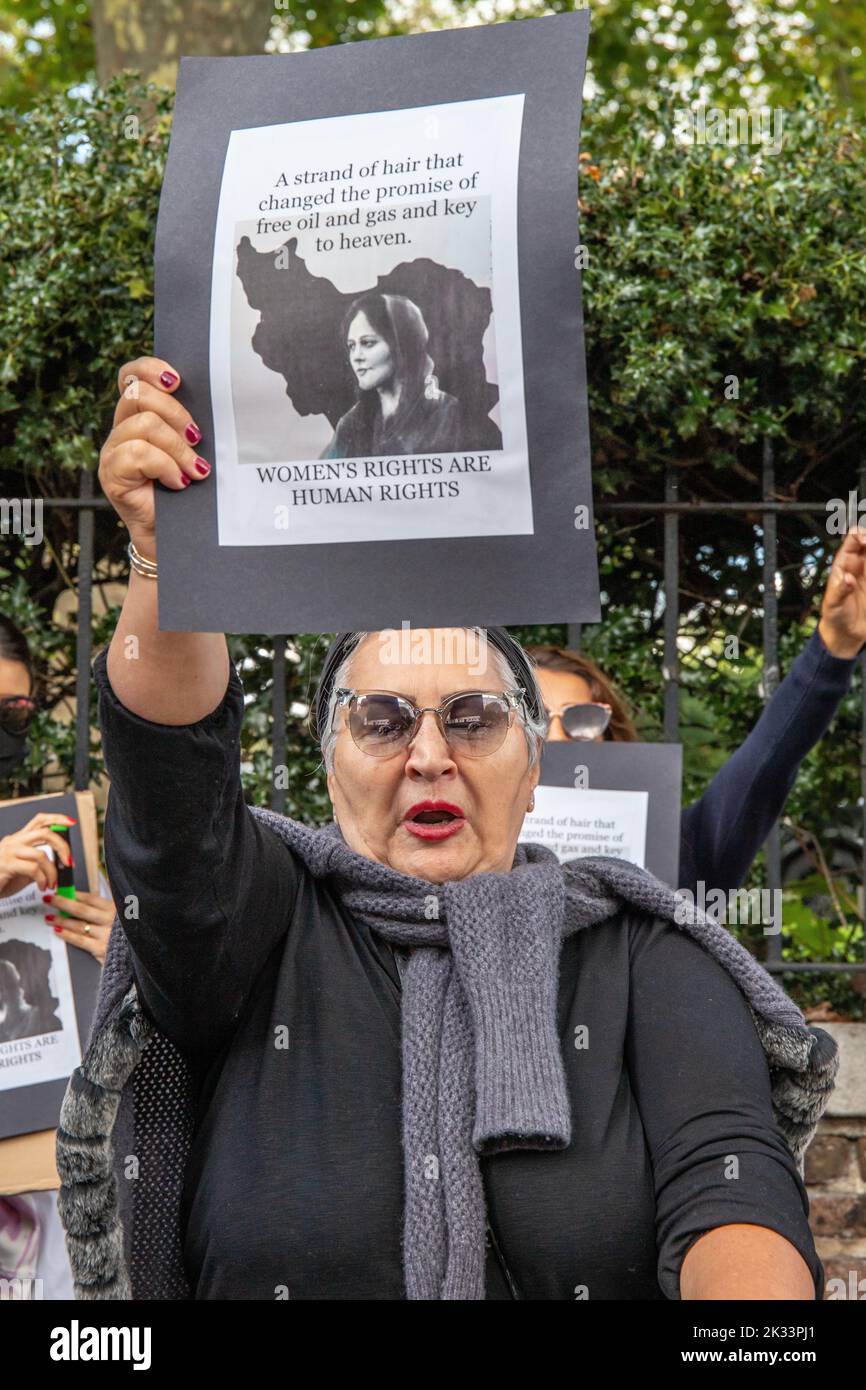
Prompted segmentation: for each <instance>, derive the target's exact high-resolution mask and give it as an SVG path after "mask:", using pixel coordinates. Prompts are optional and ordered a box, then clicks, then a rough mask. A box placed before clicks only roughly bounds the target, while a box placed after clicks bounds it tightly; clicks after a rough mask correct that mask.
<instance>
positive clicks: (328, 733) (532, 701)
mask: <svg viewBox="0 0 866 1390" xmlns="http://www.w3.org/2000/svg"><path fill="white" fill-rule="evenodd" d="M463 631H464V632H472V633H474V634H476V636H479V637H482V640H483V634H484V628H481V627H471V628H470V627H467V628H464V629H463ZM371 635H372V634H371V633H369V632H355V633H353V634H352V638H351V646H350V647H349V650H348V652H347V653H346V656H345V657H344V659H343V661H342V662H341V663H340V666H339V667H338V669H337V671H336V672H335V673H334V680H333V683H332V685H331V694H330V698H329V700H328V709H327V715H326V719H325V732H324V733H323V735H322V739H321V744H320V746H321V749H322V761H323V762H324V764H325V771H326V772H332V771H333V768H334V746H335V744H336V742H337V733H338V730H337V728H336V713H337V691H338V690H339V689H340V687H341V686H347V685H348V684H349V671H350V667H351V665H352V657H353V656H354V655H355V653H356V651H357V650H358V648H359V647H360V645H361V643H362V642H363V641H364V639H365V638H366V637H370V636H371ZM489 648H490V651H491V653H492V656H493V660H494V662H495V664H496V671H497V673H498V675H499V679H500V680H501V681H502V689H503V690H511V691H516V690H518V689H519V688H520V687H519V683H518V680H517V677H516V676H515V674H514V672H513V671H512V669H511V667H510V665H509V664H508V661H507V660H506V657H505V654H504V652H501V651H500V650H499V648H498V647H494V646H493V644H492V643H490V644H489ZM524 654H525V655H526V660H527V662H528V663H529V667H530V671H531V673H532V683H533V689H532V690H529V691H527V697H528V698H527V699H524V700H521V702H520V704H519V706H518V708H517V717H518V719H519V720H520V724H521V727H522V729H523V734H524V737H525V739H526V747H527V751H528V753H529V766H530V767H534V766H535V764H536V763H537V762H538V759H539V757H540V756H541V749H542V746H543V744H544V740H545V737H546V735H547V721H546V719H538V718H535V717H534V716H533V715H532V713H531V709H530V708H529V706H533V705H534V706H535V708H537V709H544V700H543V699H542V696H541V691H540V689H539V687H538V682H537V680H536V677H535V662H534V661H533V660H532V658H531V657H530V656H529V654H528V653H524Z"/></svg>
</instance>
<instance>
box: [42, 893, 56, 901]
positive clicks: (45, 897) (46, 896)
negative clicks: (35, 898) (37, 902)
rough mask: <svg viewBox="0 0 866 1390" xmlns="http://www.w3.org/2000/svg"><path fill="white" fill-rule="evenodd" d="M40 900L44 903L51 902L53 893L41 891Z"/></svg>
mask: <svg viewBox="0 0 866 1390" xmlns="http://www.w3.org/2000/svg"><path fill="white" fill-rule="evenodd" d="M42 901H43V902H44V903H50V902H53V901H54V894H53V893H43V894H42Z"/></svg>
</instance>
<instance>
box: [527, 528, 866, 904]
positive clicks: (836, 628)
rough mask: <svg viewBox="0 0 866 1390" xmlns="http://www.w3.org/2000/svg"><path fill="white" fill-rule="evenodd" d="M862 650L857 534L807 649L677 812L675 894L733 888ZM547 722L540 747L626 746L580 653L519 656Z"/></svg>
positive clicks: (864, 619) (865, 621) (865, 591)
mask: <svg viewBox="0 0 866 1390" xmlns="http://www.w3.org/2000/svg"><path fill="white" fill-rule="evenodd" d="M864 642H866V531H863V530H862V529H860V528H854V529H853V530H851V531H849V532H848V535H847V536H846V537H845V539H844V541H843V542H842V544H841V545H840V546H839V549H838V551H837V552H836V556H835V558H834V561H833V565H832V568H831V570H830V574H829V577H828V581H827V586H826V589H825V591H824V595H823V599H822V603H821V614H820V618H819V621H818V624H817V627H816V628H815V631H814V632H813V633H812V635H811V637H810V638H809V641H808V642H807V643H806V646H805V647H804V649H803V651H802V652H800V654H799V655H798V657H797V658H796V660H795V661H794V662H793V663H792V665H791V669H790V671H789V672H788V674H787V676H786V677H785V679H784V680H783V681H781V682H780V684H779V687H778V689H777V690H776V691H775V693H774V694H773V696H772V698H771V699H770V700H769V701H768V702H767V705H766V707H765V709H764V710H763V712H762V714H761V716H760V718H759V719H758V721H757V723H756V724H755V727H754V728H753V729H752V731H751V733H750V734H749V735H748V737H747V738H746V739H745V741H744V742H743V743H742V744H741V746H740V747H739V748H738V749H737V751H736V752H735V753H733V754H732V755H731V757H730V758H729V759H728V761H727V762H726V763H725V764H724V766H723V767H722V768H720V769H719V771H718V772H717V773H716V775H715V777H713V779H712V781H711V782H710V784H709V786H708V787H707V789H706V791H705V792H704V794H703V796H701V797H700V798H699V799H698V800H697V801H696V802H694V803H693V804H692V805H691V806H687V807H685V809H684V810H683V813H682V824H681V831H680V872H679V880H680V881H679V884H678V887H680V888H686V889H690V890H691V891H692V892H695V891H696V887H697V884H698V883H699V882H702V883H703V884H704V885H705V892H706V893H707V894H709V893H710V891H711V890H713V889H721V890H722V891H723V892H725V893H727V892H728V891H729V890H730V889H732V888H738V887H739V886H740V885H741V884H742V882H743V880H744V879H745V877H746V874H747V873H748V871H749V867H750V865H751V863H752V861H753V859H754V858H755V855H756V854H757V853H758V851H759V850H760V848H761V846H762V845H763V843H764V841H765V840H766V838H767V836H768V835H769V833H770V830H771V828H772V826H773V824H774V822H775V821H776V820H777V819H778V818H779V816H780V815H781V812H782V808H783V806H784V804H785V801H786V799H787V797H788V794H789V792H790V790H791V788H792V786H793V785H794V781H795V779H796V776H797V773H798V771H799V768H800V764H801V763H802V761H803V759H804V758H805V757H806V755H807V753H809V752H810V751H811V749H812V748H814V747H815V744H816V743H818V742H819V741H820V739H822V738H823V736H824V734H825V733H826V732H827V729H828V727H829V725H830V722H831V720H832V719H833V716H834V715H835V713H836V710H837V709H838V707H839V703H840V701H841V700H842V699H843V697H844V696H845V695H846V694H847V692H848V689H849V686H850V684H851V677H852V675H853V672H854V668H855V666H856V662H857V657H858V655H859V653H860V651H861V650H862V647H863V644H864ZM527 651H528V653H529V655H530V656H531V657H532V659H533V661H534V663H535V665H536V670H537V675H538V681H539V685H540V686H541V691H542V695H543V697H544V704H545V711H546V714H547V717H548V730H547V738H548V740H552V741H557V740H562V739H575V740H583V739H593V740H595V741H597V742H601V741H604V740H610V741H612V742H620V741H625V742H634V741H636V740H637V739H638V734H637V731H636V729H635V726H634V723H633V722H632V719H631V717H630V715H629V712H628V707H627V705H626V702H625V700H624V699H623V697H622V695H621V694H620V693H619V691H617V689H616V687H615V686H614V684H613V682H612V681H611V680H610V679H609V678H608V677H607V676H606V675H605V673H604V672H603V671H601V670H600V668H599V667H598V666H596V665H595V663H594V662H592V661H590V660H589V658H588V657H586V656H584V655H583V654H582V653H579V652H575V651H571V650H570V649H568V648H566V647H556V646H552V645H546V646H531V647H528V648H527Z"/></svg>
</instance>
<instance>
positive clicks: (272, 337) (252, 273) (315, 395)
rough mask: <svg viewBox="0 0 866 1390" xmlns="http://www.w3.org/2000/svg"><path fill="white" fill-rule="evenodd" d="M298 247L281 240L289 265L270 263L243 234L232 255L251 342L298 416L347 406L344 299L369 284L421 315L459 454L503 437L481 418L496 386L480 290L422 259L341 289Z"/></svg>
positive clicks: (333, 419)
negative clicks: (455, 406)
mask: <svg viewBox="0 0 866 1390" xmlns="http://www.w3.org/2000/svg"><path fill="white" fill-rule="evenodd" d="M297 246H298V242H297V238H296V237H291V238H289V240H288V241H287V242H286V243H285V249H286V251H287V252H288V257H286V256H285V255H282V256H281V257H280V259H281V261H283V262H285V261H286V260H288V263H287V264H282V265H280V266H277V265H275V263H274V262H275V258H276V257H277V255H278V252H277V251H261V252H260V251H256V250H255V248H254V247H253V245H252V243H251V241H250V239H249V237H246V236H245V237H242V238H241V240H240V243H239V245H238V248H237V255H238V277H239V279H240V281H241V284H242V285H243V287H244V293H245V294H246V297H247V301H248V303H249V305H250V307H251V308H253V309H258V310H259V311H260V313H261V321H260V323H259V325H258V327H257V328H256V331H255V333H254V334H253V338H252V346H253V350H254V351H255V352H256V354H257V355H258V356H259V357H260V358H261V359H262V361H263V362H264V364H265V366H266V367H269V368H270V369H271V370H272V371H275V372H279V373H280V375H281V376H282V377H284V378H285V382H286V395H287V396H288V397H289V399H290V401H291V402H292V405H293V406H294V408H295V410H296V411H297V412H298V414H299V415H324V416H326V417H327V419H328V420H329V421H330V423H331V426H332V428H333V427H334V426H335V425H336V424H337V421H338V420H339V419H340V417H341V416H342V415H344V414H345V413H346V411H347V410H349V409H350V408H351V406H353V405H354V403H355V401H356V399H357V396H356V393H355V377H354V373H353V372H352V370H351V368H350V366H349V364H348V361H347V359H346V350H345V346H344V344H342V343H341V342H340V332H341V327H340V326H341V323H342V320H343V315H344V314H345V312H346V310H347V309H348V307H349V305H350V304H351V303H352V301H353V300H354V299H356V298H357V297H358V295H360V294H364V293H366V292H367V291H368V290H370V289H375V290H380V291H381V292H383V293H385V294H402V295H405V296H406V297H407V298H408V299H412V300H414V302H415V303H416V304H417V305H418V308H419V309H420V310H421V313H422V314H423V315H424V320H425V322H426V324H427V328H428V330H429V334H430V338H429V342H428V345H427V350H428V352H429V353H430V356H431V357H432V358H433V362H434V367H433V370H434V372H435V374H436V377H437V380H438V382H439V388H440V390H442V391H448V392H449V393H450V394H451V395H452V396H456V397H457V399H458V400H459V401H460V404H461V407H462V415H463V424H464V429H463V430H462V431H461V446H460V447H461V452H469V451H472V450H482V449H483V450H486V451H489V450H492V449H501V448H502V435H501V433H500V431H499V429H498V427H497V426H496V425H495V424H494V422H493V421H492V420H491V419H489V418H488V412H489V411H490V410H491V409H492V408H493V406H494V405H495V404H496V402H497V401H498V400H499V387H498V386H497V385H496V384H495V383H493V382H490V381H488V380H487V374H486V372H485V370H484V357H483V353H482V339H483V337H484V333H485V330H486V328H487V325H488V323H489V322H490V315H491V312H492V306H491V302H490V291H489V290H488V289H483V288H481V287H480V286H478V285H476V284H475V283H474V281H472V280H470V279H469V277H468V276H466V275H464V274H463V272H462V271H459V270H453V269H449V268H448V267H447V266H443V265H439V264H438V262H436V261H431V260H429V259H426V258H424V259H420V260H416V261H404V262H402V263H401V264H400V265H398V266H395V267H394V269H393V270H391V271H389V272H388V274H387V275H380V276H379V278H378V279H377V281H376V283H375V285H366V286H359V287H358V289H357V290H355V291H354V292H353V293H352V294H343V293H341V292H340V291H339V290H338V289H337V288H336V286H334V285H333V284H332V283H331V281H330V280H327V279H325V278H324V277H322V276H318V275H312V274H311V273H310V271H309V270H308V269H307V264H306V261H304V260H303V258H302V257H301V256H299V255H298V254H297Z"/></svg>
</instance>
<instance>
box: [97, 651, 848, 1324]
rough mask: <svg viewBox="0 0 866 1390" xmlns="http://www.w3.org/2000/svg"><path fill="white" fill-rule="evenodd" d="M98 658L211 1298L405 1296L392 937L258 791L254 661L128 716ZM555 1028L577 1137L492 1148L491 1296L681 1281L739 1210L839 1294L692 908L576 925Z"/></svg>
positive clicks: (753, 1052) (110, 821)
mask: <svg viewBox="0 0 866 1390" xmlns="http://www.w3.org/2000/svg"><path fill="white" fill-rule="evenodd" d="M93 670H94V675H95V679H96V682H97V687H98V692H99V717H100V725H101V729H102V738H103V748H104V754H105V761H106V766H107V769H108V772H109V774H110V777H111V791H110V796H109V802H108V810H107V816H106V826H105V852H106V865H107V870H108V874H109V878H110V882H111V886H112V891H113V894H114V899H115V904H116V905H117V907H118V912H119V921H120V923H121V925H122V929H123V930H124V931H125V932H126V934H127V936H128V939H129V943H130V948H131V953H132V957H133V967H134V974H135V978H136V982H137V985H138V988H139V992H140V996H141V999H142V1003H143V1007H144V1009H145V1011H146V1012H147V1014H148V1015H149V1016H150V1017H151V1018H152V1020H153V1022H154V1023H155V1024H156V1026H157V1027H158V1028H159V1029H160V1030H162V1032H164V1033H165V1034H166V1035H167V1036H168V1037H169V1038H170V1039H171V1040H172V1041H173V1042H174V1043H175V1044H176V1045H177V1046H178V1047H179V1048H181V1050H182V1051H184V1052H185V1054H186V1055H187V1057H188V1058H189V1060H190V1062H191V1064H192V1065H193V1068H194V1071H195V1074H196V1077H197V1094H198V1101H197V1118H196V1128H195V1133H194V1137H193V1143H192V1149H191V1152H190V1156H189V1160H188V1163H187V1168H186V1182H185V1191H184V1200H183V1208H182V1239H183V1250H184V1261H185V1266H186V1271H187V1275H188V1278H189V1280H190V1284H191V1288H192V1289H193V1291H194V1295H195V1297H196V1298H201V1299H274V1298H277V1297H285V1296H286V1295H288V1297H289V1298H291V1299H402V1298H404V1297H405V1290H404V1283H403V1276H402V1260H401V1245H402V1209H403V1170H402V1150H401V1126H400V1069H401V1068H400V980H399V972H398V970H397V968H396V962H395V959H394V956H393V953H392V951H391V949H390V947H389V946H388V945H387V943H385V942H384V941H383V940H382V939H381V938H379V937H377V936H376V934H375V932H374V931H372V930H371V929H370V928H369V927H367V926H366V925H365V924H364V923H362V922H360V921H357V920H355V919H354V918H353V917H352V916H351V915H349V914H347V913H346V912H345V911H344V910H343V909H342V907H341V906H340V904H339V902H338V901H336V900H335V898H334V897H333V895H332V894H331V892H330V891H329V888H328V885H327V883H326V882H321V881H316V880H314V879H313V878H312V877H311V875H310V874H309V873H308V871H307V870H306V868H305V867H304V866H303V865H302V864H301V863H300V861H298V860H297V859H296V858H295V857H293V855H292V854H291V852H290V850H289V849H288V847H287V846H286V845H285V844H284V843H283V841H282V840H280V839H279V837H278V836H276V835H275V834H274V833H273V832H272V831H271V830H269V829H268V828H267V827H266V826H264V825H263V824H262V823H261V822H259V821H258V820H257V818H256V817H255V816H253V814H252V812H251V811H250V808H249V807H248V806H247V805H246V803H245V801H244V796H243V791H242V787H241V780H240V747H239V736H240V729H241V723H242V719H243V704H244V702H243V687H242V685H241V682H240V679H239V677H238V675H237V672H236V671H235V670H234V668H232V670H231V674H230V678H229V682H228V687H227V689H226V692H225V695H224V698H223V700H222V701H221V703H220V704H219V706H218V707H217V708H216V709H215V710H213V711H212V712H211V713H210V714H208V715H207V716H205V718H203V719H201V720H199V721H198V722H196V723H195V724H191V725H187V726H169V725H159V724H155V723H152V722H150V721H148V720H145V719H142V718H140V717H139V716H138V715H135V714H133V713H131V712H130V711H129V710H127V709H126V708H125V707H124V706H123V705H122V704H121V703H120V701H119V700H118V699H117V697H116V695H115V694H114V692H113V690H112V688H111V685H110V682H109V680H108V676H107V672H106V652H104V651H103V652H100V653H99V655H98V656H97V657H96V659H95V661H94V665H93ZM130 895H135V897H134V901H135V905H136V910H137V914H138V915H137V917H136V916H135V914H134V913H130V912H127V913H124V906H129V904H130V902H131V901H133V900H132V899H131V898H130ZM557 1022H558V1028H559V1036H560V1038H561V1042H562V1053H563V1059H564V1064H565V1074H566V1082H567V1088H568V1095H569V1098H570V1103H571V1107H572V1116H573V1139H572V1142H571V1144H570V1145H569V1146H568V1148H567V1149H564V1150H562V1151H560V1152H556V1153H549V1152H548V1153H541V1152H530V1151H513V1152H507V1153H501V1154H495V1155H492V1156H490V1157H486V1158H483V1159H482V1160H481V1170H482V1174H483V1179H484V1185H485V1191H486V1198H487V1206H488V1215H489V1226H490V1238H489V1247H488V1254H487V1297H488V1298H491V1299H507V1298H511V1297H515V1296H516V1297H521V1298H531V1299H576V1298H582V1297H586V1298H590V1299H657V1298H663V1297H667V1298H672V1299H675V1298H678V1297H679V1270H680V1265H681V1263H682V1260H683V1257H684V1255H685V1253H686V1251H687V1249H688V1248H689V1246H690V1244H691V1243H692V1242H693V1241H694V1240H695V1239H696V1238H697V1237H698V1235H700V1234H701V1233H702V1232H704V1231H706V1230H709V1229H711V1228H712V1227H715V1226H719V1225H726V1224H730V1223H735V1222H737V1223H738V1222H746V1223H750V1224H755V1225H759V1226H766V1227H769V1228H771V1229H772V1230H774V1231H777V1232H779V1233H780V1234H781V1235H783V1236H785V1237H786V1238H787V1239H788V1240H789V1241H791V1242H792V1244H793V1245H794V1246H795V1247H796V1248H797V1249H798V1250H799V1251H800V1253H801V1254H802V1256H803V1258H804V1259H805V1260H806V1262H807V1264H808V1266H809V1268H810V1270H811V1272H812V1276H813V1279H814V1281H815V1286H816V1292H817V1296H818V1297H820V1296H821V1295H822V1293H823V1285H824V1275H823V1269H822V1267H821V1264H820V1261H819V1260H818V1258H817V1255H816V1252H815V1247H814V1243H813V1240H812V1236H811V1233H810V1230H809V1226H808V1221H807V1213H808V1198H807V1195H806V1191H805V1187H804V1186H803V1183H802V1180H801V1178H800V1176H799V1174H798V1172H797V1169H796V1166H795V1164H794V1161H793V1159H792V1157H791V1154H790V1151H789V1149H788V1147H787V1145H786V1143H785V1140H784V1138H783V1136H782V1134H781V1131H780V1130H779V1128H778V1126H777V1124H776V1122H775V1119H774V1117H773V1113H772V1107H771V1098H770V1081H769V1072H768V1068H767V1062H766V1058H765V1055H764V1052H763V1049H762V1047H761V1043H760V1041H759V1038H758V1035H757V1032H756V1030H755V1027H754V1024H753V1021H752V1018H751V1015H750V1013H749V1011H748V1006H747V1004H746V1001H745V998H744V996H743V994H742V993H741V991H740V989H739V987H738V985H737V984H736V983H735V982H734V980H733V979H732V977H731V976H730V975H729V974H728V972H727V971H726V970H725V968H724V967H723V966H722V965H720V964H719V962H718V961H717V960H716V959H715V958H714V957H713V956H711V955H710V954H709V953H708V952H707V951H706V950H705V949H704V948H703V947H702V946H701V945H699V944H698V943H697V942H696V941H694V940H693V939H692V938H691V937H689V936H687V935H686V934H685V933H684V932H683V931H682V930H680V929H679V928H678V927H676V926H675V925H673V924H671V923H668V922H663V921H661V920H652V919H649V918H645V917H641V916H640V915H637V914H626V913H623V914H621V915H620V916H619V917H618V918H616V919H614V920H613V921H610V922H607V923H605V924H603V925H600V926H598V927H591V928H588V929H585V930H583V931H580V932H577V933H575V934H574V935H572V936H570V937H569V938H568V939H567V940H566V942H565V944H564V948H563V952H562V957H561V969H560V984H559V996H558V1009H557ZM286 1043H287V1044H288V1045H286ZM732 1156H733V1158H735V1159H736V1163H732V1161H731V1160H732ZM732 1172H736V1174H737V1175H736V1177H733V1176H732Z"/></svg>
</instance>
